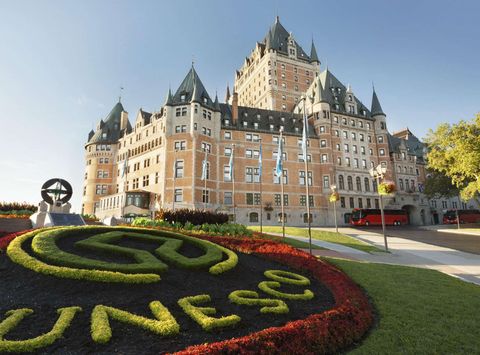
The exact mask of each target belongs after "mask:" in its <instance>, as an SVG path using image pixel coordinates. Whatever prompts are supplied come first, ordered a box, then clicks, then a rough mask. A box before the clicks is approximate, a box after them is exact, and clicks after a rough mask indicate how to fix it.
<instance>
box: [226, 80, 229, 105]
mask: <svg viewBox="0 0 480 355" xmlns="http://www.w3.org/2000/svg"><path fill="white" fill-rule="evenodd" d="M229 100H230V86H229V85H228V84H227V92H226V94H225V103H227V104H228V101H229Z"/></svg>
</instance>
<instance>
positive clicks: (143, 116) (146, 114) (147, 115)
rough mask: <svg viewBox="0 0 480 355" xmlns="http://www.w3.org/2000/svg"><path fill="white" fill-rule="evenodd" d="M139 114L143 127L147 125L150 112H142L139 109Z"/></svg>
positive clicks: (150, 115)
mask: <svg viewBox="0 0 480 355" xmlns="http://www.w3.org/2000/svg"><path fill="white" fill-rule="evenodd" d="M140 114H141V115H142V118H143V121H144V124H145V125H147V124H149V123H150V119H151V117H152V114H151V113H150V112H146V111H143V110H142V109H140Z"/></svg>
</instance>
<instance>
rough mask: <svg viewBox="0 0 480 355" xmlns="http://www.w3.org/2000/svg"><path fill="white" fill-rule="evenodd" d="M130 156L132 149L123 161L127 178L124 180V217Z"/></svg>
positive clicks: (123, 214)
mask: <svg viewBox="0 0 480 355" xmlns="http://www.w3.org/2000/svg"><path fill="white" fill-rule="evenodd" d="M129 158H130V149H128V150H127V157H126V158H125V162H124V163H123V173H124V175H125V180H124V181H123V193H124V195H125V196H124V198H123V204H122V218H125V217H124V216H125V207H126V206H127V182H128V159H129Z"/></svg>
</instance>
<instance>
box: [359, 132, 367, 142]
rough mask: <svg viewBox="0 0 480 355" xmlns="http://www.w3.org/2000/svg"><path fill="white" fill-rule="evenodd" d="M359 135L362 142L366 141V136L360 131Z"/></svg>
mask: <svg viewBox="0 0 480 355" xmlns="http://www.w3.org/2000/svg"><path fill="white" fill-rule="evenodd" d="M358 136H359V138H360V142H364V141H365V136H364V135H363V133H360V134H359V135H358Z"/></svg>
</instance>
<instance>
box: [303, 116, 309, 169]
mask: <svg viewBox="0 0 480 355" xmlns="http://www.w3.org/2000/svg"><path fill="white" fill-rule="evenodd" d="M307 139H308V120H307V112H306V111H305V109H304V110H303V133H302V154H303V161H307Z"/></svg>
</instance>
